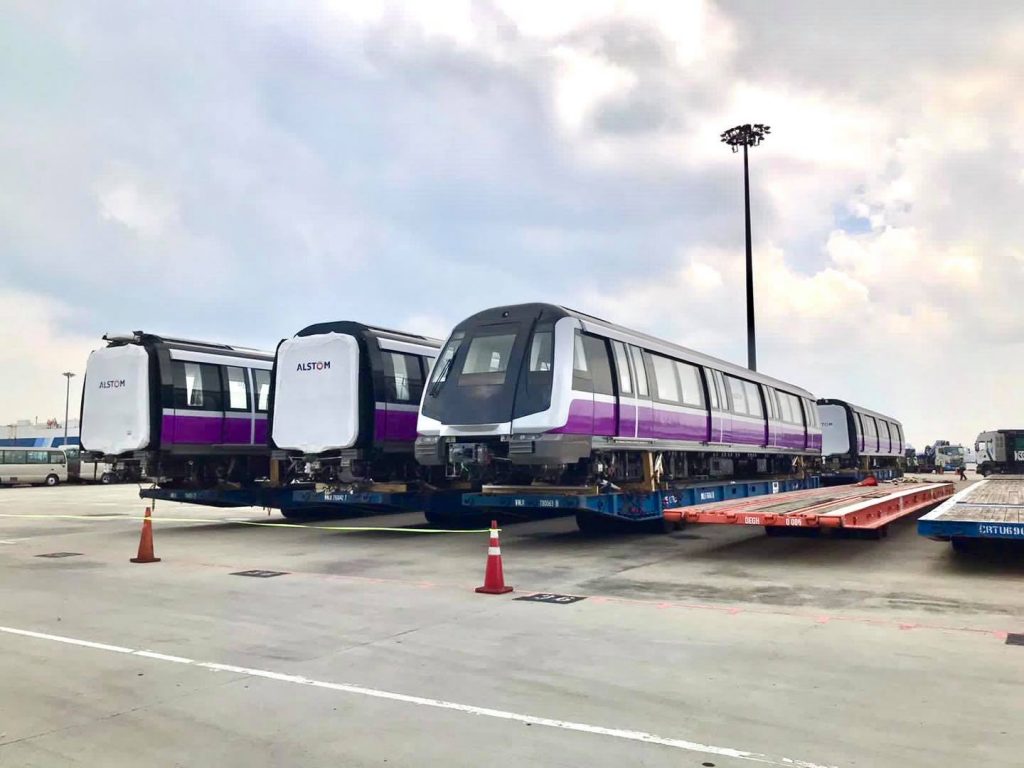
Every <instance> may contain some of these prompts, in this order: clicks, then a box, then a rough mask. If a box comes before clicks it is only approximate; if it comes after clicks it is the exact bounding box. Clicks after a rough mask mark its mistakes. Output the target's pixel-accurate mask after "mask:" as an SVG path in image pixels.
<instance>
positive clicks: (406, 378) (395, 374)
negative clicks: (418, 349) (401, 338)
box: [384, 352, 423, 403]
mask: <svg viewBox="0 0 1024 768" xmlns="http://www.w3.org/2000/svg"><path fill="white" fill-rule="evenodd" d="M384 381H385V385H386V390H387V399H388V401H389V402H393V403H396V402H397V403H418V402H419V401H420V395H422V394H423V369H422V368H420V360H419V358H418V357H417V356H416V355H407V354H405V353H404V352H387V353H385V357H384Z"/></svg>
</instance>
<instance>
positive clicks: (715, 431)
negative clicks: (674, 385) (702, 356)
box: [700, 368, 724, 443]
mask: <svg viewBox="0 0 1024 768" xmlns="http://www.w3.org/2000/svg"><path fill="white" fill-rule="evenodd" d="M700 370H701V375H702V376H703V377H704V386H705V387H706V388H707V393H708V398H707V399H708V406H709V407H708V442H709V443H721V442H724V440H723V435H722V405H723V404H722V393H721V392H719V391H718V381H717V380H716V379H715V374H714V371H712V370H711V369H710V368H701V369H700Z"/></svg>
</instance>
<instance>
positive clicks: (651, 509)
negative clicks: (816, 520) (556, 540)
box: [462, 475, 821, 528]
mask: <svg viewBox="0 0 1024 768" xmlns="http://www.w3.org/2000/svg"><path fill="white" fill-rule="evenodd" d="M819 487H821V480H820V477H819V476H818V475H808V476H806V477H803V478H796V477H786V478H771V479H763V480H718V481H709V482H699V483H689V484H685V485H682V484H680V485H678V486H672V487H668V488H664V489H661V490H656V491H625V490H622V491H620V490H615V491H610V492H607V493H579V492H572V490H570V489H558V490H557V492H546V491H544V490H541V489H540V488H537V487H532V488H521V489H516V488H512V487H507V486H498V487H494V488H490V489H484V491H483V492H480V493H466V494H463V496H462V504H463V507H464V511H465V514H466V515H479V514H480V513H482V512H487V513H492V514H496V515H497V514H499V513H505V514H514V515H516V516H520V517H525V518H534V517H545V516H553V515H558V514H563V515H570V514H575V515H576V519H577V522H579V524H580V527H581V528H582V527H585V525H586V523H587V522H588V521H594V520H602V519H604V520H606V521H616V520H617V521H621V522H627V523H646V522H650V523H659V524H660V523H661V522H662V521H663V520H664V512H665V510H666V509H671V508H675V507H685V506H692V505H694V504H710V503H712V502H715V501H728V500H730V499H744V498H748V497H750V496H764V495H766V494H772V493H783V492H785V491H799V490H805V489H808V488H819Z"/></svg>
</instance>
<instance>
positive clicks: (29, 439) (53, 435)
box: [0, 419, 79, 448]
mask: <svg viewBox="0 0 1024 768" xmlns="http://www.w3.org/2000/svg"><path fill="white" fill-rule="evenodd" d="M78 444H79V440H78V419H69V420H68V445H78ZM62 445H64V424H63V423H62V422H58V421H57V420H56V419H50V420H49V421H45V422H41V423H40V422H39V421H38V420H36V421H30V420H29V419H20V420H18V421H16V422H14V423H13V424H0V447H3V446H8V447H17V448H59V447H60V446H62Z"/></svg>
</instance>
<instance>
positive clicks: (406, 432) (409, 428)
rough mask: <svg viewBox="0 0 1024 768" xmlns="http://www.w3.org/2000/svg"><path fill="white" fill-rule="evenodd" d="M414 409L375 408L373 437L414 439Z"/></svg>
mask: <svg viewBox="0 0 1024 768" xmlns="http://www.w3.org/2000/svg"><path fill="white" fill-rule="evenodd" d="M417 417H418V414H417V413H416V411H392V410H385V409H384V408H377V409H375V410H374V412H373V434H374V439H375V440H378V441H381V440H388V441H404V442H412V441H414V440H415V439H416V419H417Z"/></svg>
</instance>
